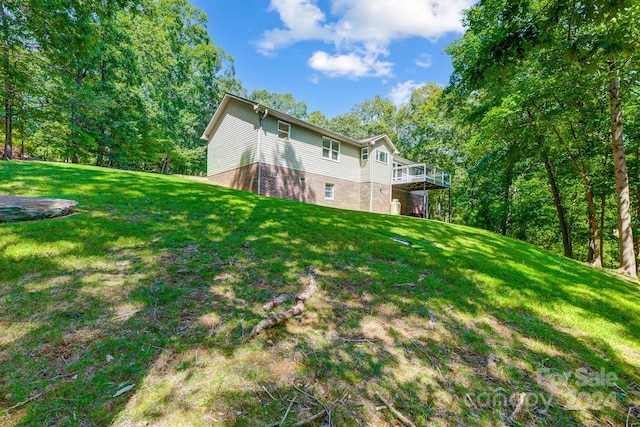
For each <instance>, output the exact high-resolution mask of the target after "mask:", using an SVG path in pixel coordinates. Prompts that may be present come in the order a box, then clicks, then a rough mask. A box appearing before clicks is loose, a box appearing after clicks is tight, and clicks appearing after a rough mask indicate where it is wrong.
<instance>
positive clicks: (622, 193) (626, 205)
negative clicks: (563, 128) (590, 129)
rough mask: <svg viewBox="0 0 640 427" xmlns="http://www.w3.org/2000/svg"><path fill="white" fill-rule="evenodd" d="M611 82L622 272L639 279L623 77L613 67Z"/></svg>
mask: <svg viewBox="0 0 640 427" xmlns="http://www.w3.org/2000/svg"><path fill="white" fill-rule="evenodd" d="M610 71H611V73H610V78H609V106H610V109H611V146H612V148H613V164H614V170H615V176H616V203H617V205H618V236H619V239H620V241H619V248H620V272H622V273H624V274H628V275H629V276H631V277H633V278H635V277H636V257H635V253H634V249H633V230H632V227H631V200H630V196H629V173H628V170H627V160H626V157H625V152H624V141H623V138H622V136H623V126H622V101H621V94H620V76H619V73H618V70H617V68H616V66H615V62H612V63H611V68H610Z"/></svg>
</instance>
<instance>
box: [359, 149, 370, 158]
mask: <svg viewBox="0 0 640 427" xmlns="http://www.w3.org/2000/svg"><path fill="white" fill-rule="evenodd" d="M360 152H361V153H362V160H369V147H364V148H362V150H360Z"/></svg>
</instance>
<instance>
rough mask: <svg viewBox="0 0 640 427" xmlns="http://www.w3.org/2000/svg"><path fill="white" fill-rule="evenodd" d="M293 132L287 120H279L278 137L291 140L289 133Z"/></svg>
mask: <svg viewBox="0 0 640 427" xmlns="http://www.w3.org/2000/svg"><path fill="white" fill-rule="evenodd" d="M290 133H291V125H290V124H289V123H285V122H280V121H279V122H278V138H280V139H284V140H285V141H288V140H289V134H290Z"/></svg>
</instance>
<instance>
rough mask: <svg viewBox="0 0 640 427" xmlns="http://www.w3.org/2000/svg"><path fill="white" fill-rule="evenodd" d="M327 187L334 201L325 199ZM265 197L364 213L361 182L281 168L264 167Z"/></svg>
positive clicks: (263, 189) (263, 187) (263, 184)
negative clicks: (361, 202) (329, 185)
mask: <svg viewBox="0 0 640 427" xmlns="http://www.w3.org/2000/svg"><path fill="white" fill-rule="evenodd" d="M325 184H333V185H334V187H333V188H334V199H333V200H328V199H325ZM261 187H262V189H261V190H262V191H261V194H262V195H264V196H269V197H278V198H281V199H289V200H298V201H301V202H307V203H313V204H316V205H322V206H331V207H334V208H342V209H352V210H360V183H358V182H353V181H347V180H344V179H337V178H332V177H328V176H324V175H317V174H313V173H309V172H303V171H298V170H294V169H289V168H284V167H280V166H271V165H262V177H261Z"/></svg>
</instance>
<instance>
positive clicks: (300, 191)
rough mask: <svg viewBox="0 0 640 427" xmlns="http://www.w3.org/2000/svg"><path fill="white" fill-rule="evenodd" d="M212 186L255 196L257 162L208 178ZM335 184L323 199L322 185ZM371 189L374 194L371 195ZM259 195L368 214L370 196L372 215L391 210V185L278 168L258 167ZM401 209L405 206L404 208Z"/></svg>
mask: <svg viewBox="0 0 640 427" xmlns="http://www.w3.org/2000/svg"><path fill="white" fill-rule="evenodd" d="M207 180H208V181H209V182H210V183H211V184H216V185H222V186H224V187H231V188H236V189H238V190H245V191H251V192H253V193H257V189H258V165H257V164H256V163H254V164H252V165H249V166H244V167H241V168H236V169H233V170H230V171H227V172H223V173H219V174H216V175H211V176H209V177H207ZM326 184H333V185H334V187H333V188H334V198H333V200H329V199H326V198H325V185H326ZM371 186H373V192H371V190H370V189H371ZM260 187H261V188H260V194H262V195H263V196H269V197H277V198H280V199H288V200H297V201H300V202H306V203H313V204H316V205H322V206H331V207H334V208H341V209H351V210H361V211H365V212H368V211H369V196H370V195H373V212H377V213H385V214H388V213H389V212H390V210H391V186H390V185H384V184H378V183H375V182H374V183H369V182H365V183H358V182H353V181H347V180H344V179H338V178H332V177H328V176H324V175H317V174H312V173H308V172H303V171H297V170H294V169H289V168H285V167H280V166H272V165H265V164H263V165H262V166H261V177H260ZM403 208H404V205H403Z"/></svg>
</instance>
